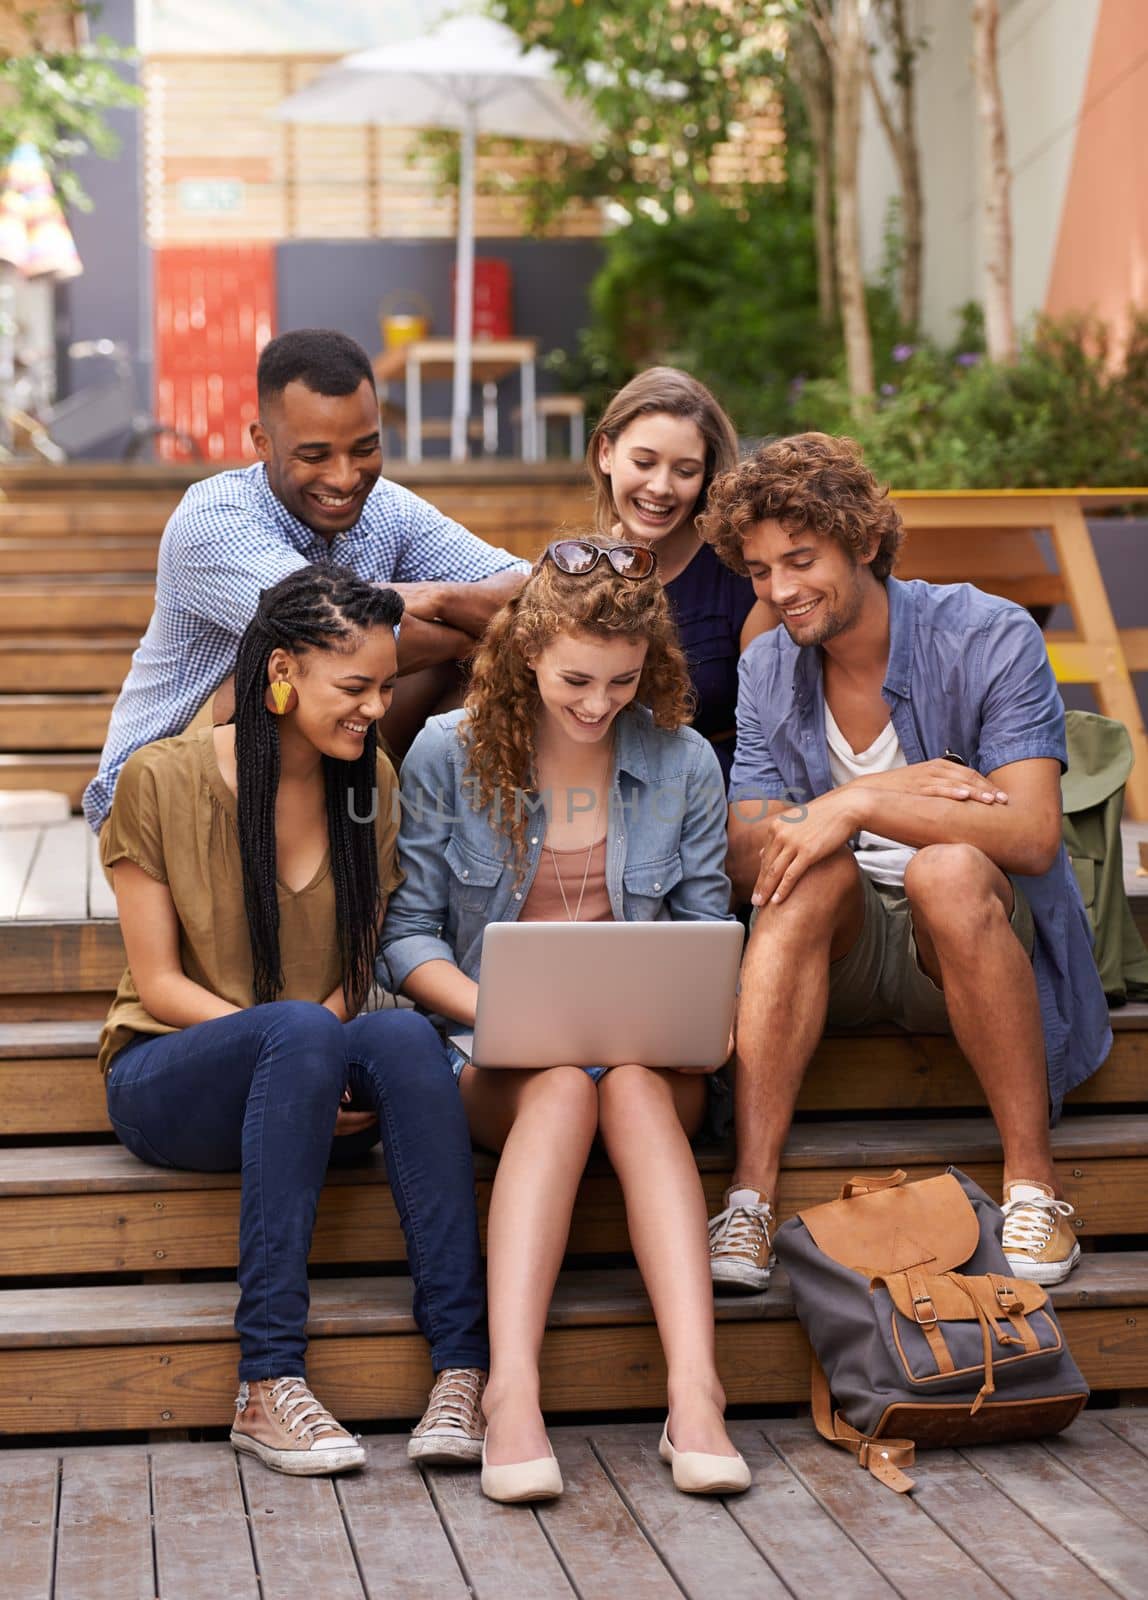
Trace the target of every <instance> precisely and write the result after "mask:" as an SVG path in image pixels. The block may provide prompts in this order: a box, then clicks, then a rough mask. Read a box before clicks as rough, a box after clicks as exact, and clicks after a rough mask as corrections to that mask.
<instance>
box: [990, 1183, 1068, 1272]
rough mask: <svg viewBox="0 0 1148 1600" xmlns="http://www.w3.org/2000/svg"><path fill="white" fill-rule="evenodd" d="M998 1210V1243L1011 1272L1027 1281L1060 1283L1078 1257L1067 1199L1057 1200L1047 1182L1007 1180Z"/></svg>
mask: <svg viewBox="0 0 1148 1600" xmlns="http://www.w3.org/2000/svg"><path fill="white" fill-rule="evenodd" d="M1001 1210H1002V1211H1003V1212H1004V1219H1005V1221H1004V1232H1003V1234H1002V1237H1001V1244H1002V1245H1003V1247H1004V1253H1005V1260H1006V1261H1007V1262H1008V1264H1009V1271H1010V1272H1011V1273H1012V1275H1013V1276H1014V1277H1015V1278H1024V1279H1025V1281H1026V1282H1028V1283H1041V1284H1045V1285H1049V1284H1054V1283H1063V1282H1064V1280H1065V1278H1067V1277H1068V1274H1069V1273H1070V1272H1071V1271H1072V1269H1073V1267H1074V1266H1075V1265H1076V1263H1077V1262H1078V1261H1079V1260H1080V1242H1079V1240H1078V1239H1077V1237H1076V1234H1075V1233H1074V1232H1073V1230H1072V1228H1071V1226H1070V1225H1069V1221H1068V1219H1069V1217H1071V1216H1073V1215H1075V1213H1074V1210H1073V1207H1072V1206H1070V1205H1069V1203H1068V1201H1067V1200H1057V1199H1056V1197H1055V1196H1054V1195H1053V1192H1052V1190H1051V1189H1050V1188H1049V1187H1048V1185H1047V1184H1046V1183H1010V1184H1009V1185H1008V1187H1007V1188H1006V1189H1005V1192H1004V1203H1003V1205H1002V1206H1001Z"/></svg>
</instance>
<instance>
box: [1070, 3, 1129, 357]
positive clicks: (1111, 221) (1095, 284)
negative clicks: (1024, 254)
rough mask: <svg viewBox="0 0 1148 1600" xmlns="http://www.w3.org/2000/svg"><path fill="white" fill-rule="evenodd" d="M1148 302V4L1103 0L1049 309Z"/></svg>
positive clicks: (1120, 318) (1121, 312)
mask: <svg viewBox="0 0 1148 1600" xmlns="http://www.w3.org/2000/svg"><path fill="white" fill-rule="evenodd" d="M1131 304H1135V305H1139V306H1148V4H1145V0H1102V4H1101V9H1100V15H1099V17H1098V19H1097V24H1096V33H1095V36H1094V39H1093V45H1092V59H1091V62H1090V64H1089V70H1088V81H1087V85H1086V88H1085V93H1084V100H1083V102H1082V105H1081V110H1080V119H1079V123H1078V126H1077V133H1076V148H1075V151H1074V153H1073V158H1072V170H1071V174H1070V176H1069V180H1068V189H1067V192H1066V194H1065V198H1064V210H1063V213H1062V215H1061V220H1060V232H1059V235H1058V238H1057V244H1056V253H1055V255H1054V257H1053V263H1052V271H1051V273H1050V275H1049V282H1048V292H1047V295H1046V297H1045V309H1046V310H1048V311H1050V312H1053V313H1054V314H1060V313H1062V312H1066V311H1095V312H1097V313H1099V315H1100V316H1102V317H1103V318H1104V319H1105V320H1106V321H1107V322H1109V323H1110V324H1112V325H1113V326H1114V327H1115V328H1119V327H1120V326H1122V325H1123V323H1124V320H1125V318H1126V315H1127V311H1128V307H1129V305H1131Z"/></svg>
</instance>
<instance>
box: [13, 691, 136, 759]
mask: <svg viewBox="0 0 1148 1600" xmlns="http://www.w3.org/2000/svg"><path fill="white" fill-rule="evenodd" d="M115 703H116V702H115V696H114V695H111V694H84V695H78V694H69V695H63V694H12V695H5V696H4V698H3V700H2V701H0V726H2V727H3V729H4V733H3V742H4V748H5V749H6V750H23V751H32V750H48V751H52V750H56V751H63V750H96V751H98V750H100V749H101V748H102V746H103V742H104V738H105V736H106V734H107V731H108V718H109V717H110V716H111V714H112V707H113V706H114V705H115Z"/></svg>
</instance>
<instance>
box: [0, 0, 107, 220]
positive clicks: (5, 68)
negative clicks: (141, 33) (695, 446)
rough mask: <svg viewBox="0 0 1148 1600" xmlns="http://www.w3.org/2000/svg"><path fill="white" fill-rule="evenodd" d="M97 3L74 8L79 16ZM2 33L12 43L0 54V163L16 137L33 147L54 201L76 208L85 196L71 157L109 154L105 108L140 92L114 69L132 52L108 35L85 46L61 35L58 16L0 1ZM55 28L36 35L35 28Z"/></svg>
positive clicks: (83, 205)
mask: <svg viewBox="0 0 1148 1600" xmlns="http://www.w3.org/2000/svg"><path fill="white" fill-rule="evenodd" d="M95 9H96V8H94V7H90V6H84V5H79V6H77V7H76V10H77V11H78V12H80V13H89V14H90V13H92V12H93V11H94V10H95ZM5 12H6V13H7V17H6V22H7V30H8V32H9V33H11V32H12V30H13V29H16V31H17V36H18V37H19V38H20V43H19V46H18V48H16V49H14V50H6V51H4V52H2V53H0V165H2V164H3V163H5V162H6V161H7V160H8V158H9V156H10V155H11V154H12V151H13V150H14V149H15V147H16V145H17V144H18V143H19V141H20V140H21V139H29V140H31V142H32V143H33V144H34V145H35V146H36V147H37V149H38V150H39V152H40V155H41V156H42V158H43V161H44V164H45V166H46V167H47V168H48V170H49V171H50V172H51V174H52V177H53V180H54V182H55V185H56V189H57V192H58V193H59V195H60V198H61V200H63V201H64V203H65V204H67V205H72V206H75V207H77V208H79V209H81V210H83V209H87V206H88V203H89V202H88V198H87V196H86V195H85V193H84V191H83V188H82V186H81V184H80V182H79V180H78V178H77V177H76V175H75V172H74V171H73V163H74V162H75V160H76V158H77V157H78V156H82V155H88V154H89V153H90V154H94V155H98V156H110V155H114V154H115V152H116V150H117V149H118V147H119V140H118V139H117V138H116V136H115V134H114V133H113V131H112V130H111V129H110V128H109V127H108V124H107V120H106V117H105V112H106V111H108V110H110V109H111V108H113V107H116V106H127V105H134V104H136V103H137V102H138V100H139V91H138V89H136V88H135V86H134V85H133V84H130V83H128V82H126V81H125V80H124V79H123V78H121V77H120V75H119V73H118V72H117V71H116V70H115V66H114V63H116V62H120V61H124V60H126V59H129V58H130V56H131V54H132V52H130V51H126V50H124V49H123V48H122V47H121V46H119V45H117V44H116V43H115V41H114V40H112V39H106V38H98V39H95V40H93V41H91V42H90V43H88V42H79V41H77V40H74V39H73V40H68V39H62V38H60V36H59V35H60V29H59V26H58V21H59V18H58V13H51V12H49V13H47V14H46V15H45V16H44V17H38V16H37V14H36V13H35V12H34V11H28V12H17V11H16V9H15V7H13V6H11V5H6V6H5ZM53 18H54V19H55V21H56V23H57V26H56V27H55V28H53V29H52V31H51V33H41V32H40V28H41V26H42V25H45V24H46V25H48V26H50V25H51V23H52V21H53Z"/></svg>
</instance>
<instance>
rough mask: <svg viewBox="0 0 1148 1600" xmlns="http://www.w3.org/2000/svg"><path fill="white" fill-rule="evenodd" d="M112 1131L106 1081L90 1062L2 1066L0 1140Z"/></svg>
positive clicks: (59, 1060)
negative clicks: (31, 1135)
mask: <svg viewBox="0 0 1148 1600" xmlns="http://www.w3.org/2000/svg"><path fill="white" fill-rule="evenodd" d="M110 1128H111V1123H110V1122H109V1121H108V1113H107V1102H106V1100H105V1097H104V1080H103V1079H102V1078H101V1076H100V1074H99V1073H98V1072H97V1070H96V1065H95V1062H94V1061H93V1060H91V1059H90V1058H89V1059H87V1060H75V1059H73V1058H72V1057H70V1056H68V1057H61V1058H56V1059H53V1058H51V1057H47V1058H44V1057H37V1058H35V1059H34V1060H31V1061H20V1060H16V1061H4V1060H0V1136H3V1137H8V1138H10V1137H12V1136H13V1135H16V1134H21V1135H26V1134H40V1133H51V1134H61V1133H106V1132H108V1131H109V1130H110Z"/></svg>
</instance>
